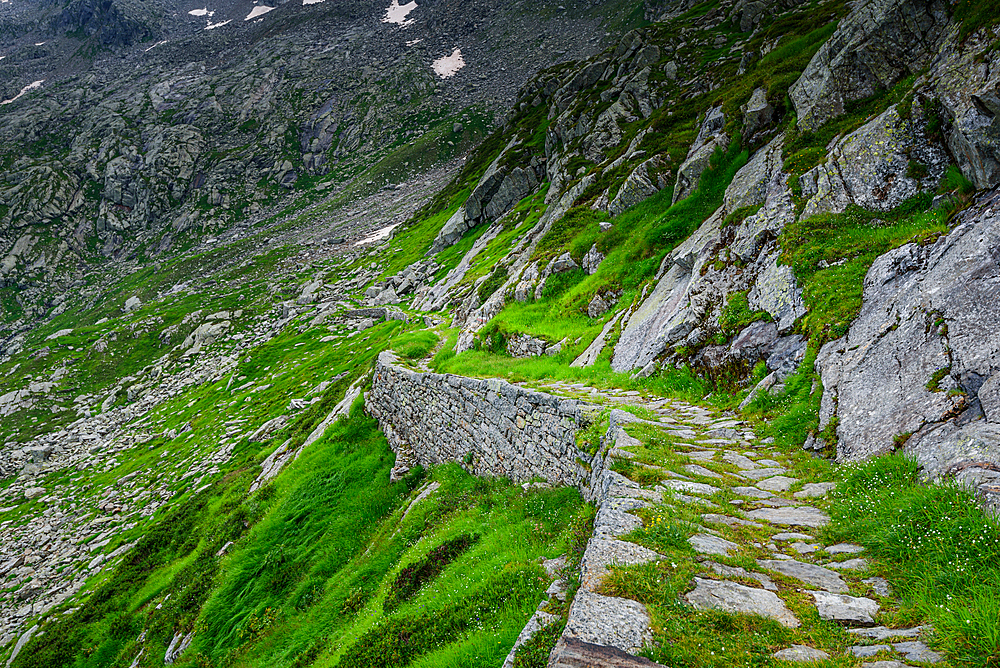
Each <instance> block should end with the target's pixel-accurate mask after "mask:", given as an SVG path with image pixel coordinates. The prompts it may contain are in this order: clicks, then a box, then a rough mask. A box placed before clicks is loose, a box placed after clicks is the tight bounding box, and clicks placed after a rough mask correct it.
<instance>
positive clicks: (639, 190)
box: [608, 155, 670, 216]
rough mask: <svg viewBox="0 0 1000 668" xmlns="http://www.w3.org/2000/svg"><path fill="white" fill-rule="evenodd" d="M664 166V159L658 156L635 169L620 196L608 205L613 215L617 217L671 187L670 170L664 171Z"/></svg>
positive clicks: (619, 192) (619, 193)
mask: <svg viewBox="0 0 1000 668" xmlns="http://www.w3.org/2000/svg"><path fill="white" fill-rule="evenodd" d="M663 164H664V160H663V158H662V157H661V156H658V155H656V156H653V157H652V158H650V159H649V160H646V161H644V162H642V163H640V164H639V166H638V167H636V168H635V169H633V170H632V173H631V174H629V175H628V178H627V179H625V183H624V184H622V187H621V189H620V190H619V191H618V194H617V195H615V198H614V199H613V200H611V202H610V204H608V211H609V212H611V215H613V216H617V215H618V214H620V213H621V212H623V211H625V209H628V208H630V207H633V206H635V205H636V204H638V203H640V202H642V201H643V200H646V199H648V198H650V197H652V196H653V195H655V194H656V193H658V192H660V191H661V190H663V189H664V188H666V187H667V186H668V185H670V184H669V182H668V179H669V177H670V170H668V169H664V167H663Z"/></svg>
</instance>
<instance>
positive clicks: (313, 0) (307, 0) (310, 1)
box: [302, 0, 323, 7]
mask: <svg viewBox="0 0 1000 668" xmlns="http://www.w3.org/2000/svg"><path fill="white" fill-rule="evenodd" d="M321 2H323V0H302V6H303V7H305V6H306V5H318V4H319V3H321Z"/></svg>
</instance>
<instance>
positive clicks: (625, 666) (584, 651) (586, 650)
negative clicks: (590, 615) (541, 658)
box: [511, 635, 663, 668]
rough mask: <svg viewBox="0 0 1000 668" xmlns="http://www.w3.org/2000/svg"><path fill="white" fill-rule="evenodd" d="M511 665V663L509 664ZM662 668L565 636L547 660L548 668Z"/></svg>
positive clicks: (613, 649) (640, 658) (643, 660)
mask: <svg viewBox="0 0 1000 668" xmlns="http://www.w3.org/2000/svg"><path fill="white" fill-rule="evenodd" d="M511 664H512V665H513V661H512V662H511ZM586 666H602V667H603V668H657V667H659V668H663V666H662V665H661V664H659V663H656V662H654V661H650V660H649V659H647V658H645V657H641V656H633V655H632V654H629V653H628V652H623V651H621V650H620V649H616V648H614V647H607V646H605V645H595V644H593V643H589V642H584V641H582V640H579V639H577V638H570V637H567V636H565V635H563V637H561V638H559V642H557V643H556V648H555V649H554V650H553V651H552V656H551V657H550V658H549V663H548V667H549V668H584V667H586Z"/></svg>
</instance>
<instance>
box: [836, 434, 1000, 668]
mask: <svg viewBox="0 0 1000 668" xmlns="http://www.w3.org/2000/svg"><path fill="white" fill-rule="evenodd" d="M841 475H842V478H843V480H842V482H841V483H840V486H839V487H838V489H837V492H836V496H835V498H836V502H835V503H834V506H833V508H832V513H831V515H832V517H833V523H832V524H831V526H830V527H829V528H827V529H826V531H825V536H824V539H825V540H826V542H836V541H838V540H849V541H851V542H852V543H858V544H860V545H863V546H864V547H865V548H866V549H867V550H868V554H869V555H870V556H871V557H873V558H875V559H878V560H879V561H880V562H881V563H882V564H883V566H882V567H881V568H880V571H881V572H882V573H883V574H884V576H885V577H886V578H887V579H889V581H890V582H891V584H892V586H893V589H894V591H896V593H897V594H898V595H899V596H900V598H901V599H902V609H901V612H900V613H899V619H898V621H899V623H901V624H905V623H908V620H919V619H926V620H927V621H929V622H930V623H931V624H932V625H933V626H934V629H935V631H934V638H935V641H936V644H938V645H939V646H940V647H942V648H944V649H945V651H946V652H947V653H948V655H949V658H950V660H951V661H952V665H955V666H968V667H969V668H971V667H972V666H991V665H997V663H998V662H1000V626H998V625H997V623H996V620H997V619H1000V596H998V595H997V592H998V591H1000V526H998V525H997V521H996V518H995V517H990V516H988V515H986V513H985V512H984V511H983V509H982V508H981V507H980V506H979V505H978V504H977V503H976V502H975V500H974V499H973V498H972V496H971V494H970V492H969V491H968V490H967V489H964V488H962V487H960V486H959V485H957V484H954V483H941V484H923V483H922V482H921V479H920V478H921V472H920V466H919V465H918V464H917V463H916V462H915V461H913V460H911V459H908V458H907V457H906V456H904V455H902V454H892V455H888V456H884V457H879V458H877V459H873V460H871V461H868V462H865V463H863V464H857V465H852V466H849V467H845V468H843V469H841Z"/></svg>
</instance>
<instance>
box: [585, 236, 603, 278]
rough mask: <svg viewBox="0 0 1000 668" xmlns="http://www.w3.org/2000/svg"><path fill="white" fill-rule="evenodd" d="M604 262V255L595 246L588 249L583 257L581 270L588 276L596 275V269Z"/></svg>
mask: <svg viewBox="0 0 1000 668" xmlns="http://www.w3.org/2000/svg"><path fill="white" fill-rule="evenodd" d="M601 262H604V253H602V252H601V251H599V250H597V244H594V245H593V246H591V247H590V250H589V251H587V254H586V255H584V256H583V262H582V264H583V270H584V271H585V272H587V273H588V274H590V275H594V274H596V273H597V268H598V267H600V266H601Z"/></svg>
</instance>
